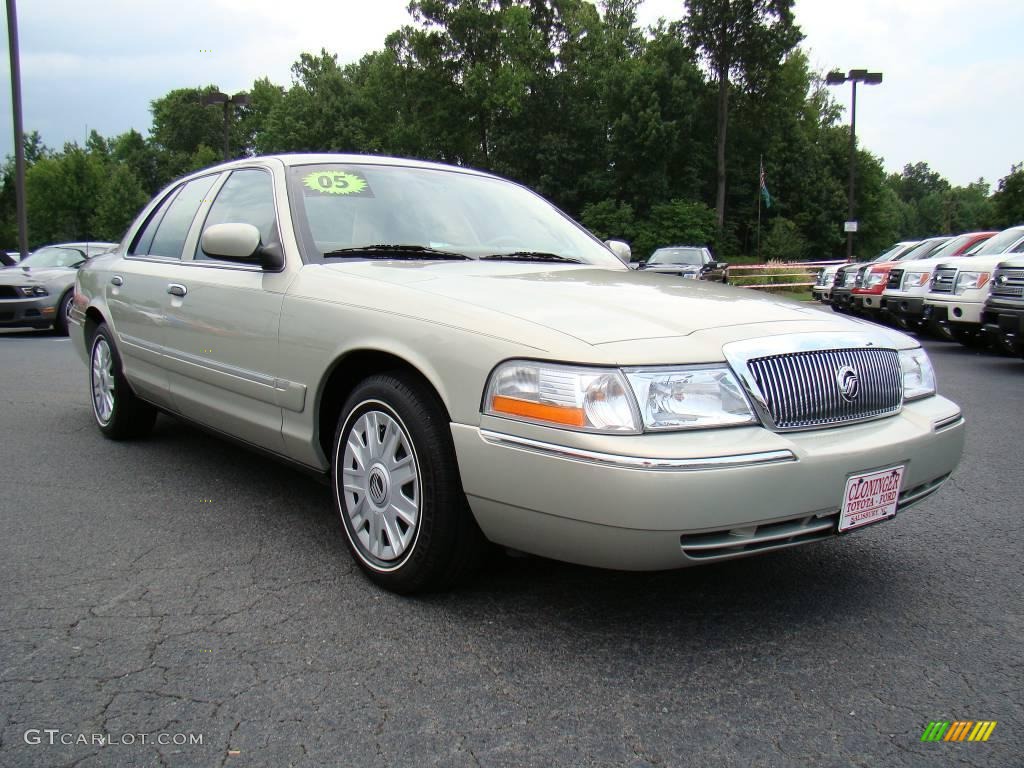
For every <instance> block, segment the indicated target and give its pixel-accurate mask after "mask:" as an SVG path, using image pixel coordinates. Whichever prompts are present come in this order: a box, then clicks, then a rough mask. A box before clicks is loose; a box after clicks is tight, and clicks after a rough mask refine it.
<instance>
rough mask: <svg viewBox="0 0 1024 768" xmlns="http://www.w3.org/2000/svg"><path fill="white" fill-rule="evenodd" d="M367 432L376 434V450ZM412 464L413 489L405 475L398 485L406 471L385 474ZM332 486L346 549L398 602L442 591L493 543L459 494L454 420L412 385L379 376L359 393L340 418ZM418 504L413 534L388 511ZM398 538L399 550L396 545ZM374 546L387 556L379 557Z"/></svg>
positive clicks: (407, 379) (407, 378)
mask: <svg viewBox="0 0 1024 768" xmlns="http://www.w3.org/2000/svg"><path fill="white" fill-rule="evenodd" d="M369 424H374V425H378V427H377V428H378V434H377V435H376V438H375V439H376V443H375V444H374V447H371V446H370V439H371V437H370V435H371V431H370V428H369V426H368V425H369ZM392 430H397V432H394V431H392ZM395 435H397V437H395ZM350 440H351V441H352V442H350ZM405 446H408V449H409V450H406V449H405ZM374 448H375V449H376V450H378V451H379V454H378V457H377V458H374V454H373V450H374ZM350 454H351V455H350ZM396 457H400V458H397V459H396ZM406 458H409V460H410V461H411V466H412V471H413V474H414V475H415V477H416V479H415V480H408V479H406V475H405V474H403V475H402V477H401V478H399V479H397V480H396V479H395V478H398V475H399V470H398V469H394V470H393V471H394V475H392V474H390V472H391V471H392V470H389V469H388V467H389V466H391V462H397V463H396V464H395V466H396V467H397V466H398V465H404V464H406V463H407V462H406ZM360 464H362V465H363V466H361V467H360ZM346 470H348V477H349V483H350V484H349V485H348V486H347V487H346V486H345V476H346V474H345V473H346ZM374 472H377V473H378V474H377V476H376V480H374ZM331 478H332V483H331V485H332V487H333V489H334V506H335V510H336V511H337V513H338V516H339V518H340V519H341V524H342V528H343V530H344V532H345V541H346V543H347V544H348V548H349V550H350V551H351V553H352V556H353V558H355V561H356V562H357V563H358V564H359V566H360V568H362V570H363V572H364V573H365V574H366V575H367V576H368V577H369V578H370V579H371V580H372V581H373V582H375V583H376V584H378V585H380V586H382V587H384V588H385V589H388V590H391V591H392V592H398V593H400V594H411V593H414V592H425V591H432V590H439V589H445V588H447V587H450V586H452V585H454V584H456V583H458V582H460V581H462V580H463V579H465V578H466V577H467V576H468V575H469V574H471V573H472V572H473V571H475V570H476V569H477V568H478V567H479V565H480V564H481V563H482V561H483V555H484V553H485V551H486V548H487V542H486V540H485V539H484V536H483V534H482V533H481V531H480V528H479V527H478V526H477V524H476V520H474V519H473V514H472V512H471V511H470V509H469V504H468V502H467V501H466V496H465V494H464V493H463V490H462V481H461V479H460V477H459V469H458V464H457V462H456V458H455V448H454V445H453V444H452V438H451V427H450V423H449V419H448V415H447V413H446V411H445V409H444V406H443V404H442V403H441V401H440V399H439V398H438V397H437V395H436V394H435V393H434V391H433V390H432V389H431V388H430V387H429V386H427V385H426V384H424V383H423V382H421V381H420V380H419V379H418V378H416V377H415V376H412V375H409V374H406V373H402V372H395V373H388V374H378V375H374V376H371V377H369V378H368V379H366V380H365V381H363V382H362V383H361V384H359V385H358V386H357V387H356V388H355V390H354V391H353V392H352V394H351V395H350V396H349V398H348V400H347V401H346V403H345V405H344V407H343V408H342V412H341V416H340V417H339V418H338V426H337V429H336V430H335V434H334V443H333V448H332V452H331ZM381 478H383V480H382V479H381ZM398 483H404V484H403V485H401V486H399V485H398ZM357 488H358V489H359V490H355V489H357ZM407 491H408V492H409V493H407ZM398 494H401V496H402V498H399V496H398ZM375 497H376V498H375ZM411 498H414V499H415V501H414V502H412V503H414V504H416V505H418V509H417V510H416V519H415V525H414V526H412V525H408V524H407V523H406V522H405V518H402V519H401V520H400V519H399V517H398V516H397V515H395V513H394V509H395V508H394V507H393V506H391V505H392V504H393V503H401V504H406V505H407V504H409V503H410V499H411ZM394 500H397V501H394ZM374 505H376V506H374ZM350 508H351V510H352V515H351V516H350ZM387 515H391V520H390V522H387V521H386V520H385V518H386V517H387ZM352 517H356V518H357V519H356V521H355V522H354V521H353V519H352ZM374 526H376V531H375V530H374ZM389 526H390V527H389ZM400 526H402V527H400ZM392 529H394V531H396V536H395V537H394V538H396V539H398V543H397V545H396V544H392V543H391V542H392V536H391V535H390V534H389V532H390V531H391V530H392ZM410 529H412V530H411V531H410ZM403 536H404V537H407V538H408V541H405V542H403V541H402V538H403ZM364 539H365V540H364ZM368 542H369V543H368ZM374 545H376V546H377V548H378V549H379V550H380V555H381V556H378V554H376V553H374V552H373V551H372V550H373V547H374ZM400 547H401V551H398V550H399V548H400Z"/></svg>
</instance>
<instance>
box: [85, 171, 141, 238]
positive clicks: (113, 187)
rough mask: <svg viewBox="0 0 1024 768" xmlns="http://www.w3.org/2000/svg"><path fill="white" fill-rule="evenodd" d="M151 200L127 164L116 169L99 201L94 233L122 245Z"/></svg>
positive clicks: (104, 186)
mask: <svg viewBox="0 0 1024 768" xmlns="http://www.w3.org/2000/svg"><path fill="white" fill-rule="evenodd" d="M149 198H150V195H149V194H148V193H147V192H146V191H145V190H144V189H143V188H142V183H141V182H140V181H139V180H138V178H137V177H136V176H135V174H134V173H133V172H132V170H131V168H129V167H128V166H127V165H125V164H117V165H114V166H113V168H112V169H111V171H110V175H109V176H107V178H106V179H105V181H104V184H103V189H102V191H101V192H100V193H99V196H98V197H97V199H96V208H95V210H94V211H93V213H92V217H91V219H90V222H89V223H90V229H91V232H92V233H93V235H94V236H95V237H96V239H98V240H108V241H111V242H115V243H116V242H118V241H120V239H121V237H122V235H124V232H125V230H126V229H127V228H128V225H129V224H131V223H132V220H133V219H134V218H135V216H136V215H137V214H138V212H139V211H140V210H142V207H143V206H144V205H145V204H146V203H147V202H149Z"/></svg>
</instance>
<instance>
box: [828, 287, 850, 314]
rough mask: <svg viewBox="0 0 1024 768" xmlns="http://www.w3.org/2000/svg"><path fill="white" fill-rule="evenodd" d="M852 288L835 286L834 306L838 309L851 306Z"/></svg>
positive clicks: (833, 292) (833, 290) (833, 294)
mask: <svg viewBox="0 0 1024 768" xmlns="http://www.w3.org/2000/svg"><path fill="white" fill-rule="evenodd" d="M852 290H853V289H852V288H833V289H832V297H831V298H832V306H833V307H836V308H837V309H848V308H850V301H851V298H852V297H851V291H852Z"/></svg>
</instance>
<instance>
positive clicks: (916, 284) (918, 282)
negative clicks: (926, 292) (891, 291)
mask: <svg viewBox="0 0 1024 768" xmlns="http://www.w3.org/2000/svg"><path fill="white" fill-rule="evenodd" d="M930 277H931V273H930V272H907V276H906V277H905V278H903V285H904V287H906V288H920V287H921V286H922V285H928V278H930Z"/></svg>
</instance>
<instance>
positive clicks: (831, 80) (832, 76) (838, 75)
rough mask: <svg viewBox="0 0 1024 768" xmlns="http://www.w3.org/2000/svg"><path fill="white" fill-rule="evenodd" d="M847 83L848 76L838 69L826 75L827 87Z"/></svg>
mask: <svg viewBox="0 0 1024 768" xmlns="http://www.w3.org/2000/svg"><path fill="white" fill-rule="evenodd" d="M845 82H846V75H844V74H843V73H842V72H840V71H839V70H838V69H833V70H832V71H831V72H829V73H828V74H827V75H825V84H826V85H842V84H843V83H845Z"/></svg>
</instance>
